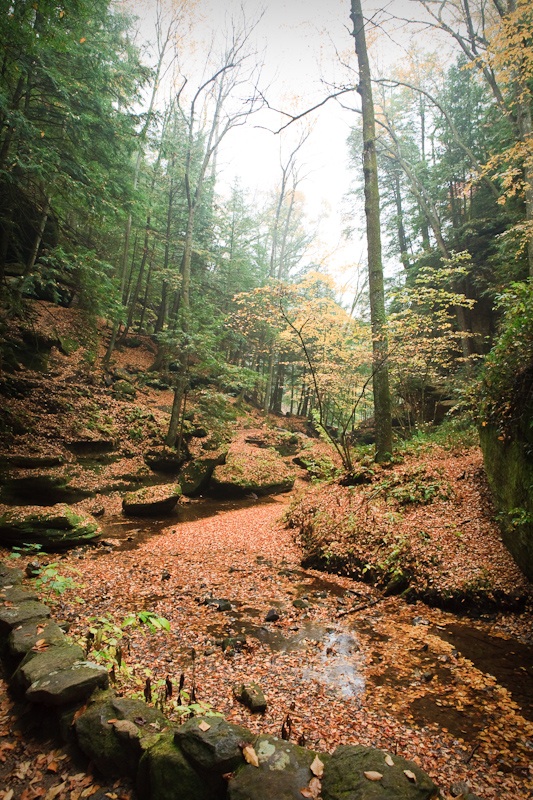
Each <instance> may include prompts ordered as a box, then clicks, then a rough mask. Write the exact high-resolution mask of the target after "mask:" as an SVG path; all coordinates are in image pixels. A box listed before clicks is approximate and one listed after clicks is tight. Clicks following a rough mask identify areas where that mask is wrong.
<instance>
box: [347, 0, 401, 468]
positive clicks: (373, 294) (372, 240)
mask: <svg viewBox="0 0 533 800" xmlns="http://www.w3.org/2000/svg"><path fill="white" fill-rule="evenodd" d="M350 17H351V20H352V22H353V34H352V35H353V37H354V42H355V52H356V55H357V61H358V64H359V86H358V91H359V94H360V95H361V110H362V115H363V172H364V184H365V215H366V235H367V248H368V288H369V295H370V320H371V326H372V362H373V380H372V385H373V390H374V418H375V425H376V456H375V457H376V461H384V460H387V459H388V458H390V455H391V453H392V411H391V395H390V388H389V371H388V363H387V361H388V339H387V319H386V314H385V289H384V284H383V263H382V253H381V225H380V207H379V186H378V167H377V157H376V123H375V118H374V101H373V97H372V82H371V74H370V65H369V61H368V53H367V48H366V38H365V29H364V20H363V12H362V9H361V0H351V14H350Z"/></svg>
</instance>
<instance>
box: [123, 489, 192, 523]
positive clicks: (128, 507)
mask: <svg viewBox="0 0 533 800" xmlns="http://www.w3.org/2000/svg"><path fill="white" fill-rule="evenodd" d="M180 496H181V488H180V486H179V485H177V484H168V483H167V484H164V485H163V486H146V487H145V488H144V489H139V490H138V491H137V492H129V493H128V494H126V495H124V497H123V498H122V511H123V513H124V514H126V516H128V517H158V516H165V515H166V514H171V513H172V511H173V510H174V508H175V506H176V503H177V502H178V500H179V498H180Z"/></svg>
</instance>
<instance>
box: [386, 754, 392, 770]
mask: <svg viewBox="0 0 533 800" xmlns="http://www.w3.org/2000/svg"><path fill="white" fill-rule="evenodd" d="M385 764H386V765H387V766H388V767H393V766H394V761H393V760H392V757H391V756H389V754H388V753H387V755H386V756H385Z"/></svg>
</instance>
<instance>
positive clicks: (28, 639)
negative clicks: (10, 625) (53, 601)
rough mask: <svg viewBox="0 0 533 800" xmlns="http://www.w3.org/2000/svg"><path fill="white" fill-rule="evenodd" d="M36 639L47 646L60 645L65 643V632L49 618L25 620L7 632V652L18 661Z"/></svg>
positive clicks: (32, 645)
mask: <svg viewBox="0 0 533 800" xmlns="http://www.w3.org/2000/svg"><path fill="white" fill-rule="evenodd" d="M38 641H42V642H44V644H47V645H49V646H50V645H61V644H64V643H65V634H64V632H63V631H62V630H61V628H60V627H59V625H58V624H57V623H56V622H53V621H52V620H50V619H39V620H33V621H32V622H25V623H23V624H22V625H19V626H17V627H16V628H14V630H12V631H11V633H10V634H9V639H8V642H7V651H8V654H9V656H10V657H11V658H12V659H14V660H16V661H20V659H22V658H23V657H24V656H25V655H26V653H28V652H29V651H30V650H31V649H32V647H34V646H35V645H36V643H37V642H38Z"/></svg>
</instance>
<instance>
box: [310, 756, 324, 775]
mask: <svg viewBox="0 0 533 800" xmlns="http://www.w3.org/2000/svg"><path fill="white" fill-rule="evenodd" d="M309 769H310V770H311V772H312V773H313V775H314V776H315V777H316V778H321V777H322V776H323V775H324V764H323V763H322V761H321V760H320V759H319V757H318V756H315V758H314V759H313V763H312V764H311V766H310V767H309Z"/></svg>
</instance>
